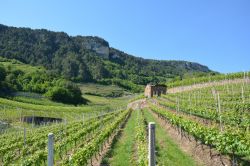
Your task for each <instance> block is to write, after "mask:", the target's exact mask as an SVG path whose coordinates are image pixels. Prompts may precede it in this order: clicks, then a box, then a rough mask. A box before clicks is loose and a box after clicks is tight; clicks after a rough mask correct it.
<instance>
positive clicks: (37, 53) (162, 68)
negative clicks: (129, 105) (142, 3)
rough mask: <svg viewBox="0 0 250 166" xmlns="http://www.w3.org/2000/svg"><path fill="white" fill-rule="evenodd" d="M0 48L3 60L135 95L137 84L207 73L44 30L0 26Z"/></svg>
mask: <svg viewBox="0 0 250 166" xmlns="http://www.w3.org/2000/svg"><path fill="white" fill-rule="evenodd" d="M0 48H1V49H0V56H2V57H5V58H8V59H17V60H19V61H21V62H23V63H26V64H31V65H41V66H44V67H45V68H46V69H48V70H49V71H51V72H52V73H54V74H56V75H60V76H63V77H64V78H66V79H68V80H71V81H74V82H91V81H92V82H96V81H100V82H103V80H111V82H112V83H114V84H119V85H120V86H122V87H124V88H127V89H130V90H133V91H137V92H138V91H140V87H138V86H136V84H140V85H145V84H147V83H148V82H165V81H166V80H168V79H172V78H175V77H176V76H183V75H184V74H185V73H193V72H202V73H207V72H210V70H209V69H208V68H207V67H206V66H203V65H200V64H197V63H191V62H186V61H157V60H147V59H143V58H137V57H134V56H132V55H128V54H126V53H124V52H121V51H119V50H116V49H114V48H110V47H109V43H108V42H107V41H105V40H103V39H101V38H99V37H82V36H76V37H71V36H68V35H67V34H66V33H63V32H52V31H48V30H44V29H41V30H31V29H29V28H14V27H7V26H4V25H0ZM124 80H125V81H124Z"/></svg>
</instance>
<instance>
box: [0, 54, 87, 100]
mask: <svg viewBox="0 0 250 166" xmlns="http://www.w3.org/2000/svg"><path fill="white" fill-rule="evenodd" d="M0 62H1V63H2V66H1V65H0V76H1V80H0V84H1V87H0V94H1V95H6V94H7V95H10V94H11V92H14V91H26V92H36V93H42V94H43V93H46V96H48V97H49V98H50V99H51V100H54V101H58V102H63V103H70V104H80V103H86V100H84V99H83V98H82V94H81V91H80V88H79V87H77V86H76V85H74V84H73V83H71V82H70V81H67V80H65V79H61V78H59V77H58V76H56V75H55V74H53V73H51V72H48V71H47V70H45V69H40V68H33V67H31V66H29V65H25V64H22V63H21V62H18V61H16V60H9V59H4V58H1V59H0ZM29 67H30V70H29V71H26V70H25V69H24V68H29Z"/></svg>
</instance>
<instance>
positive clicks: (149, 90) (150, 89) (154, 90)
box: [144, 85, 167, 98]
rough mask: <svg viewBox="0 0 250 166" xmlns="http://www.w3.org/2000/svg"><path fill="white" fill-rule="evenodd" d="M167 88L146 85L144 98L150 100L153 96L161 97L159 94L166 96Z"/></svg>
mask: <svg viewBox="0 0 250 166" xmlns="http://www.w3.org/2000/svg"><path fill="white" fill-rule="evenodd" d="M166 92H167V88H166V87H165V86H157V85H156V86H155V85H147V86H146V88H145V91H144V95H145V97H148V98H151V97H153V96H154V95H156V96H161V94H166Z"/></svg>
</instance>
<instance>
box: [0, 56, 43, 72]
mask: <svg viewBox="0 0 250 166" xmlns="http://www.w3.org/2000/svg"><path fill="white" fill-rule="evenodd" d="M0 64H1V65H3V66H4V67H7V68H8V66H10V67H11V68H12V69H17V70H21V71H23V72H24V73H30V72H34V71H43V70H45V68H44V67H42V66H31V65H27V64H24V63H22V62H20V61H18V60H13V59H12V60H10V59H5V58H0Z"/></svg>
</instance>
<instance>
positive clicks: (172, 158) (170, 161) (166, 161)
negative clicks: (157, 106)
mask: <svg viewBox="0 0 250 166" xmlns="http://www.w3.org/2000/svg"><path fill="white" fill-rule="evenodd" d="M144 115H145V118H146V120H147V122H155V124H156V133H155V134H156V150H157V155H156V160H157V165H164V166H165V165H171V166H195V165H196V164H195V161H194V160H193V159H192V158H191V157H190V156H189V155H187V154H185V153H184V152H182V151H181V150H180V148H179V147H178V145H177V144H176V143H175V142H174V141H173V140H172V139H171V138H170V137H169V136H168V134H167V133H166V131H165V130H164V129H163V128H162V127H161V126H160V124H159V123H158V122H157V119H155V118H154V117H153V115H152V114H151V113H150V112H149V111H148V110H145V111H144Z"/></svg>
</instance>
